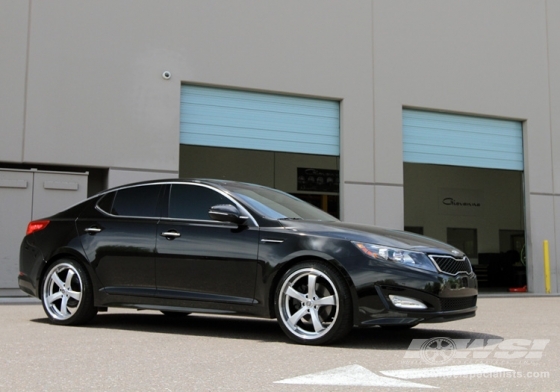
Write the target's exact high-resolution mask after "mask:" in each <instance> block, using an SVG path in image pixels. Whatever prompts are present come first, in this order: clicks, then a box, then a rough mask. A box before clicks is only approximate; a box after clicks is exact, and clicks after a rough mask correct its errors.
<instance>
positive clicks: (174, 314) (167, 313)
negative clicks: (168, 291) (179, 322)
mask: <svg viewBox="0 0 560 392" xmlns="http://www.w3.org/2000/svg"><path fill="white" fill-rule="evenodd" d="M161 313H162V314H163V315H164V316H165V317H169V318H174V319H179V318H184V317H187V316H188V315H189V314H190V313H188V312H172V311H169V310H161Z"/></svg>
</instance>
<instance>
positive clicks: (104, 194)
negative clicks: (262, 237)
mask: <svg viewBox="0 0 560 392" xmlns="http://www.w3.org/2000/svg"><path fill="white" fill-rule="evenodd" d="M154 185H163V186H165V185H170V188H169V197H171V189H173V187H172V185H196V186H201V187H204V188H208V189H211V190H213V191H215V192H218V193H219V194H221V195H222V196H224V197H225V198H226V199H228V200H229V201H231V202H232V204H233V205H235V206H236V207H237V208H238V209H239V210H240V212H241V213H242V215H246V216H247V217H248V219H249V220H250V221H251V223H252V226H254V227H259V224H258V223H257V221H256V220H255V218H254V217H253V215H251V214H250V213H249V211H247V209H246V208H245V207H243V205H241V204H240V203H239V202H238V201H237V200H235V199H233V198H232V197H231V196H230V195H229V194H227V193H226V192H224V191H222V190H221V189H218V188H216V187H214V186H212V185H208V184H203V183H199V182H194V181H165V182H153V183H146V184H136V185H131V186H126V185H123V186H121V187H118V188H113V189H110V190H109V189H108V190H107V191H105V192H101V193H100V194H99V195H97V196H99V200H97V202H96V203H95V209H96V210H97V211H99V212H101V213H102V214H104V215H106V216H108V217H111V218H134V219H151V220H165V221H170V220H175V221H181V222H187V223H188V222H192V223H216V222H217V221H215V220H213V219H208V220H205V219H204V220H202V219H186V218H173V217H165V216H159V217H154V216H132V215H114V214H111V213H109V212H107V211H105V210H103V209H102V208H100V207H99V202H100V201H101V199H102V198H103V197H104V196H106V195H108V194H109V193H111V192H118V191H120V190H123V189H131V188H138V187H142V186H154ZM93 197H95V196H92V198H93ZM167 205H168V207H169V201H168V202H167ZM232 225H234V224H233V223H232ZM223 227H227V226H223ZM230 227H231V226H230Z"/></svg>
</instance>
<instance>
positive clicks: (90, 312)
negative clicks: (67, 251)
mask: <svg viewBox="0 0 560 392" xmlns="http://www.w3.org/2000/svg"><path fill="white" fill-rule="evenodd" d="M41 300H42V303H43V309H44V310H45V313H46V314H47V316H48V317H49V320H50V321H51V322H52V323H54V324H63V325H78V324H83V323H86V322H88V321H90V320H91V319H92V318H93V317H94V316H95V315H96V314H97V308H96V307H95V306H94V305H93V290H92V287H91V283H90V281H89V277H88V275H87V272H86V270H85V269H84V268H83V267H82V266H81V265H80V264H79V263H77V262H76V261H74V260H58V261H56V262H55V263H53V264H52V265H51V266H50V267H49V268H48V270H47V272H46V274H45V278H44V279H43V285H42V297H41Z"/></svg>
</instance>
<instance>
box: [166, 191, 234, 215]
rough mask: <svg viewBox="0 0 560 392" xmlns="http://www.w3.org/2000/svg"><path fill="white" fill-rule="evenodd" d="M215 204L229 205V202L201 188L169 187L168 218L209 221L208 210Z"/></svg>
mask: <svg viewBox="0 0 560 392" xmlns="http://www.w3.org/2000/svg"><path fill="white" fill-rule="evenodd" d="M216 204H231V200H229V199H228V198H227V197H225V196H222V195H221V194H219V193H218V192H216V191H214V190H212V189H209V188H206V187H203V186H197V185H178V184H173V185H171V195H170V197H169V217H170V218H179V219H200V220H210V216H209V215H208V210H210V207H212V206H215V205H216Z"/></svg>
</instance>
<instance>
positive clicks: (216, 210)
mask: <svg viewBox="0 0 560 392" xmlns="http://www.w3.org/2000/svg"><path fill="white" fill-rule="evenodd" d="M208 215H210V218H212V219H214V220H217V221H220V222H232V223H237V224H238V225H240V224H242V223H243V222H245V221H246V220H247V219H249V217H248V216H245V215H242V214H241V212H240V211H239V209H238V208H237V207H235V206H233V205H231V204H218V205H216V206H213V207H210V211H208Z"/></svg>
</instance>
